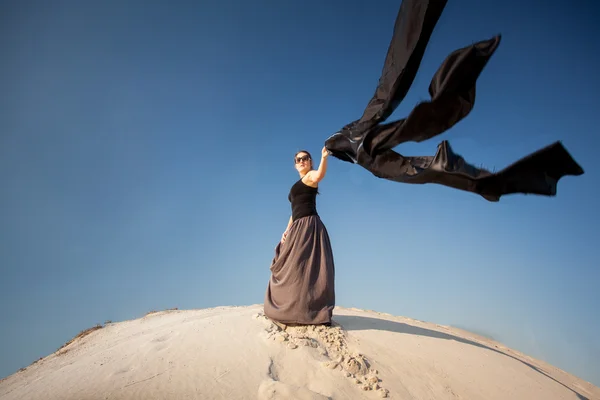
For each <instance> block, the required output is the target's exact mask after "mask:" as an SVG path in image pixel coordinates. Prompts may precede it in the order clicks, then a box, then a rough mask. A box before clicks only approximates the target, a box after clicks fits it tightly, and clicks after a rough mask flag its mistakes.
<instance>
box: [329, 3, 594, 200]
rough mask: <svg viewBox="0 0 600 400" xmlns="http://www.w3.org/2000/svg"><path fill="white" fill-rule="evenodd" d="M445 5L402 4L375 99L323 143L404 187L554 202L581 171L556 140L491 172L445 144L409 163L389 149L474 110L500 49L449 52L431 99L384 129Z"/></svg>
mask: <svg viewBox="0 0 600 400" xmlns="http://www.w3.org/2000/svg"><path fill="white" fill-rule="evenodd" d="M446 3H447V1H446V0H432V1H427V0H404V1H403V2H402V4H401V6H400V10H399V12H398V16H397V17H396V22H395V26H394V33H393V36H392V40H391V42H390V45H389V48H388V52H387V57H386V59H385V62H384V66H383V70H382V73H381V77H380V79H379V84H378V86H377V88H376V90H375V94H374V95H373V97H372V98H371V100H370V101H369V103H368V104H367V107H366V108H365V111H364V113H363V115H362V117H361V118H360V119H358V120H356V121H353V122H351V123H349V124H347V125H346V126H344V127H343V128H342V129H341V130H340V132H338V133H336V134H334V135H332V136H331V137H329V138H328V139H327V140H326V141H325V147H326V148H327V149H328V150H329V151H330V152H331V154H332V155H333V156H334V157H337V158H339V159H340V160H343V161H347V162H352V163H356V164H359V165H360V166H362V167H364V168H365V169H367V170H369V171H370V172H371V173H372V174H373V175H375V176H377V177H379V178H384V179H389V180H392V181H396V182H402V183H413V184H425V183H437V184H440V185H444V186H448V187H452V188H456V189H459V190H465V191H468V192H473V193H476V194H479V195H481V196H482V197H484V198H485V199H487V200H489V201H499V200H500V197H501V196H502V195H506V194H512V193H522V194H537V195H546V196H553V195H555V194H556V187H557V183H558V181H559V180H560V178H562V177H563V176H565V175H575V176H577V175H582V174H583V169H582V168H581V167H580V166H579V165H578V164H577V162H576V161H575V160H574V159H573V158H572V157H571V155H570V154H569V153H568V152H567V150H566V149H565V148H564V146H563V145H562V144H561V143H560V142H555V143H553V144H551V145H549V146H547V147H545V148H543V149H540V150H538V151H536V152H534V153H532V154H530V155H528V156H527V157H524V158H522V159H520V160H518V161H517V162H515V163H513V164H512V165H510V166H508V167H507V168H505V169H504V170H502V171H499V172H497V173H492V172H490V171H487V170H485V169H480V168H477V167H475V166H473V165H471V164H469V163H467V162H466V161H465V160H464V158H463V157H461V156H460V155H458V154H456V153H454V152H453V151H452V149H451V147H450V144H449V143H448V142H447V141H442V142H441V143H440V144H439V145H438V151H437V153H436V154H435V155H434V156H414V157H406V156H403V155H401V154H399V153H397V152H395V151H394V150H392V148H394V147H395V146H398V145H399V144H401V143H404V142H409V141H413V142H421V141H424V140H427V139H431V138H433V137H435V136H438V135H440V134H442V133H444V132H445V131H447V130H448V129H450V128H452V127H453V126H454V125H456V124H457V123H458V122H460V121H461V120H462V119H464V118H465V117H466V116H467V115H469V113H470V112H471V110H472V109H473V107H474V104H475V92H476V82H477V79H478V77H479V75H480V74H481V72H482V71H483V69H484V68H485V66H486V64H487V62H488V61H489V60H490V58H491V57H492V56H493V55H494V52H495V51H496V49H497V48H498V46H499V44H500V39H501V37H500V35H497V36H494V37H492V38H490V39H487V40H482V41H479V42H476V43H474V44H471V45H469V46H466V47H463V48H460V49H457V50H455V51H453V52H452V53H450V54H449V55H448V56H447V57H446V59H445V60H444V61H443V63H442V64H441V66H440V67H439V68H438V70H437V71H436V73H435V74H434V76H433V79H432V80H431V83H430V85H429V95H430V97H431V100H429V101H424V102H421V103H419V104H418V105H416V106H415V107H414V109H413V110H412V111H411V112H410V113H409V115H408V116H407V117H406V118H403V119H400V120H398V121H395V122H391V123H384V122H385V121H386V119H387V118H388V117H389V116H390V115H391V114H392V113H393V112H394V110H395V109H396V108H397V107H398V105H399V104H400V103H401V102H402V100H403V99H404V97H405V96H406V93H407V92H408V90H409V88H410V86H411V85H412V82H413V80H414V78H415V76H416V74H417V70H418V68H419V66H420V63H421V60H422V58H423V54H424V52H425V48H426V47H427V44H428V42H429V39H430V37H431V34H432V32H433V29H434V27H435V25H436V24H437V21H438V20H439V18H440V16H441V14H442V11H443V9H444V7H445V5H446Z"/></svg>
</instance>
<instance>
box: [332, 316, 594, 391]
mask: <svg viewBox="0 0 600 400" xmlns="http://www.w3.org/2000/svg"><path fill="white" fill-rule="evenodd" d="M334 321H335V322H336V323H338V324H340V325H341V326H342V327H343V328H344V330H346V331H358V330H366V329H374V330H380V331H389V332H397V333H406V334H409V335H419V336H427V337H432V338H436V339H445V340H454V341H456V342H461V343H465V344H469V345H471V346H476V347H480V348H482V349H486V350H490V351H494V352H496V353H499V354H502V355H504V356H506V357H510V358H512V359H514V360H517V361H519V362H521V363H523V364H525V365H527V366H528V367H529V368H531V369H533V370H535V371H537V372H539V373H540V374H542V375H544V376H546V377H547V378H549V379H552V380H553V381H554V382H556V383H558V384H560V385H562V386H564V387H565V388H567V389H569V390H570V391H572V392H573V393H575V394H576V395H577V397H578V398H579V399H580V400H589V399H588V398H587V397H585V396H583V395H581V394H579V393H578V392H576V391H575V390H573V389H571V388H570V387H568V386H567V385H565V384H564V383H561V382H559V381H557V380H556V379H554V378H553V377H551V376H550V375H548V374H546V373H545V372H544V371H542V370H541V369H539V368H538V367H536V366H534V365H532V364H530V363H528V362H526V361H523V360H520V359H518V358H516V357H514V356H511V355H510V354H506V353H504V352H502V351H500V350H497V349H495V348H492V347H489V346H486V345H484V344H481V343H477V342H474V341H472V340H468V339H463V338H461V337H458V336H454V335H450V334H447V333H442V332H438V331H434V330H431V329H426V328H418V327H416V326H412V325H408V324H404V323H401V322H393V321H387V320H385V319H377V318H369V317H360V316H350V315H336V316H335V317H334Z"/></svg>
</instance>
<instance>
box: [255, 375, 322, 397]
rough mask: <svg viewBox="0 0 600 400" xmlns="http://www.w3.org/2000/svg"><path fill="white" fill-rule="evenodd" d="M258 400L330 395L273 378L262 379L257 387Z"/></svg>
mask: <svg viewBox="0 0 600 400" xmlns="http://www.w3.org/2000/svg"><path fill="white" fill-rule="evenodd" d="M257 398H258V400H279V399H286V400H287V399H297V400H330V397H327V396H323V395H322V394H319V393H315V392H313V391H312V390H308V389H305V388H302V387H297V386H292V385H287V384H285V383H283V382H278V381H274V380H265V381H263V382H262V383H261V384H260V386H259V388H258V396H257Z"/></svg>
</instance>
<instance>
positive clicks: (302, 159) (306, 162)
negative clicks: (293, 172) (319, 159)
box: [294, 151, 312, 172]
mask: <svg viewBox="0 0 600 400" xmlns="http://www.w3.org/2000/svg"><path fill="white" fill-rule="evenodd" d="M294 163H295V165H296V169H297V170H298V171H299V172H302V171H305V170H308V169H310V167H311V165H312V160H311V159H310V156H309V155H308V154H306V153H305V152H303V151H301V152H300V153H298V154H296V157H294Z"/></svg>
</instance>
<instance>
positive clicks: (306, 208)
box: [288, 179, 318, 221]
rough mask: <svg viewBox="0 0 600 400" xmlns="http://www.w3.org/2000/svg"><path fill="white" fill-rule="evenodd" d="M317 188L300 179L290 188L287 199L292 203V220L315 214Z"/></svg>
mask: <svg viewBox="0 0 600 400" xmlns="http://www.w3.org/2000/svg"><path fill="white" fill-rule="evenodd" d="M317 191H318V189H317V188H314V187H311V186H308V185H307V184H305V183H304V182H302V179H300V180H298V182H296V183H294V185H293V186H292V188H291V189H290V194H289V195H288V200H289V201H290V203H292V221H295V220H297V219H298V218H302V217H306V216H308V215H318V214H317Z"/></svg>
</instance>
